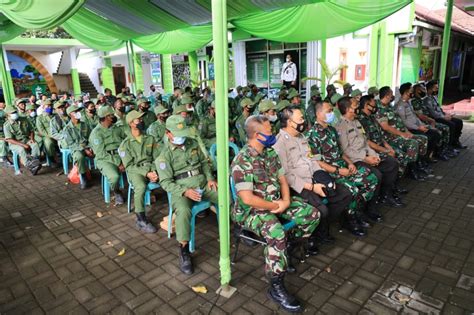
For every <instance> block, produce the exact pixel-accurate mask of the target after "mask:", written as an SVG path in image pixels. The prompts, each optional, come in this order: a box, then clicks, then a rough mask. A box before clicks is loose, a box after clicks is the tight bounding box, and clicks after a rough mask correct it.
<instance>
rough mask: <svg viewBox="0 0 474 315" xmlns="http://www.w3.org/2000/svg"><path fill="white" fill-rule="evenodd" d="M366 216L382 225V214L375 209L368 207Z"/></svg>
mask: <svg viewBox="0 0 474 315" xmlns="http://www.w3.org/2000/svg"><path fill="white" fill-rule="evenodd" d="M365 214H366V215H367V217H368V218H369V219H370V220H371V221H373V222H376V223H380V222H382V221H383V217H382V214H381V213H380V212H379V211H378V210H377V209H374V208H373V207H370V206H369V207H367V210H365Z"/></svg>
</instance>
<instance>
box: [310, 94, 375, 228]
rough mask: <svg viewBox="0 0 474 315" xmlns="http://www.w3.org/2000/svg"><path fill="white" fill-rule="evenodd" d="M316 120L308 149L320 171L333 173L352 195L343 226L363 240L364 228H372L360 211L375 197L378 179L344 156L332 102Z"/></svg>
mask: <svg viewBox="0 0 474 315" xmlns="http://www.w3.org/2000/svg"><path fill="white" fill-rule="evenodd" d="M316 118H317V120H316V123H315V124H314V126H313V128H311V130H310V131H309V132H308V133H307V137H308V143H309V146H310V148H311V151H312V153H313V154H314V155H315V156H316V159H317V160H318V161H319V162H318V163H319V165H320V166H321V168H322V169H323V170H325V171H326V172H328V173H330V174H331V175H332V176H333V177H334V178H335V179H336V183H339V184H341V185H345V186H346V187H347V188H348V189H349V190H350V192H351V193H352V197H353V200H352V202H351V203H350V204H349V209H348V213H347V217H346V220H344V222H343V226H344V227H345V228H347V229H348V230H349V231H350V232H351V233H352V234H354V235H357V236H363V235H365V233H366V232H365V231H364V227H369V226H370V224H369V223H368V222H367V221H366V220H365V218H364V216H363V215H362V213H361V212H360V209H361V208H362V206H363V205H364V204H365V203H366V202H369V201H370V200H371V199H372V198H373V197H374V192H375V190H376V188H377V184H378V181H377V176H376V175H375V174H373V173H372V172H371V171H370V169H369V168H367V167H363V166H359V167H356V166H355V165H354V163H352V161H351V160H350V159H349V158H348V157H347V156H346V155H345V154H344V153H343V152H342V150H341V147H340V146H339V139H338V138H339V137H338V134H337V131H336V129H335V128H334V127H332V126H331V125H330V124H331V123H333V122H334V119H335V117H334V112H333V107H332V105H331V104H330V103H329V102H327V101H324V102H323V103H322V104H321V105H318V106H317V107H316Z"/></svg>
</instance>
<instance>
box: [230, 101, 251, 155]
mask: <svg viewBox="0 0 474 315" xmlns="http://www.w3.org/2000/svg"><path fill="white" fill-rule="evenodd" d="M240 106H241V107H242V114H240V116H239V117H238V118H237V120H236V121H235V128H236V129H237V132H238V141H237V143H238V145H239V146H243V145H245V143H246V142H247V137H246V135H245V129H244V125H245V120H246V119H247V118H248V117H249V116H250V115H251V114H252V112H253V111H254V108H255V102H254V101H252V100H251V99H250V98H248V97H244V98H243V99H242V100H241V101H240Z"/></svg>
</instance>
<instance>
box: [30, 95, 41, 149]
mask: <svg viewBox="0 0 474 315" xmlns="http://www.w3.org/2000/svg"><path fill="white" fill-rule="evenodd" d="M26 115H27V116H26V119H28V122H29V123H30V125H31V129H32V130H33V132H34V134H35V142H36V143H38V146H39V147H40V149H41V148H42V147H43V138H42V137H41V136H40V135H39V134H38V130H37V128H36V121H37V119H38V115H37V113H36V105H35V104H28V105H26Z"/></svg>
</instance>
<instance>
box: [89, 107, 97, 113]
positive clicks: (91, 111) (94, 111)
mask: <svg viewBox="0 0 474 315" xmlns="http://www.w3.org/2000/svg"><path fill="white" fill-rule="evenodd" d="M88 112H89V114H92V115H94V114H95V113H96V110H95V108H94V109H90V110H89V111H88Z"/></svg>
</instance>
